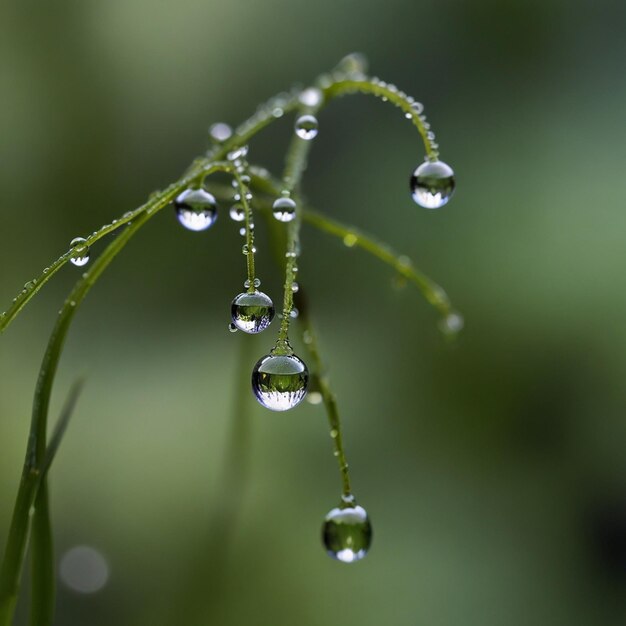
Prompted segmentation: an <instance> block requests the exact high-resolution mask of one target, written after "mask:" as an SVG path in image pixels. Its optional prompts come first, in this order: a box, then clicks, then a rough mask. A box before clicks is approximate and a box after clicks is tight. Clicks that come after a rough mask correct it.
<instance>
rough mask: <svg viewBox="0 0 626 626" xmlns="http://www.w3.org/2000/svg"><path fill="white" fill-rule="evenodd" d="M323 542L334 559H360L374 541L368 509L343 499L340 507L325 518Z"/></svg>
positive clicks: (342, 560) (352, 560)
mask: <svg viewBox="0 0 626 626" xmlns="http://www.w3.org/2000/svg"><path fill="white" fill-rule="evenodd" d="M322 543H323V544H324V547H325V548H326V552H327V553H328V555H329V556H331V557H332V558H333V559H337V560H338V561H341V562H342V563H355V562H356V561H360V560H361V559H362V558H363V557H364V556H365V555H366V554H367V553H368V551H369V549H370V545H371V543H372V525H371V522H370V519H369V516H368V514H367V511H366V510H365V509H364V508H363V507H361V506H358V505H357V504H356V502H355V501H354V498H352V501H351V502H346V500H345V499H342V503H341V505H340V506H339V507H337V508H334V509H332V510H331V511H330V512H329V513H328V514H327V515H326V518H325V519H324V525H323V526H322Z"/></svg>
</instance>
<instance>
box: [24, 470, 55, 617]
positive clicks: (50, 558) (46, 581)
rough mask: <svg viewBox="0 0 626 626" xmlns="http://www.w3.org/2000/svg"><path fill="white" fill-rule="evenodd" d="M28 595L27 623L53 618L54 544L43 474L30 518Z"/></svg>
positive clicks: (45, 482) (46, 488) (46, 487)
mask: <svg viewBox="0 0 626 626" xmlns="http://www.w3.org/2000/svg"><path fill="white" fill-rule="evenodd" d="M32 525H33V528H32V535H33V537H32V546H31V562H32V574H31V576H32V598H31V603H30V624H31V626H51V625H52V622H53V620H54V607H55V603H56V602H55V576H54V548H53V541H52V527H51V523H50V502H49V497H48V485H47V480H46V478H45V477H44V478H42V482H41V485H40V487H39V489H38V491H37V497H36V498H35V513H34V515H33V521H32Z"/></svg>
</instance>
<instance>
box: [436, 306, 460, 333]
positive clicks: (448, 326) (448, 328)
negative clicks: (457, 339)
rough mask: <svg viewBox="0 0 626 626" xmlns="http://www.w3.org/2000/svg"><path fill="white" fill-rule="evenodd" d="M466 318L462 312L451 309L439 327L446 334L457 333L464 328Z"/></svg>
mask: <svg viewBox="0 0 626 626" xmlns="http://www.w3.org/2000/svg"><path fill="white" fill-rule="evenodd" d="M464 325H465V320H464V319H463V316H462V315H461V314H460V313H457V312H456V311H451V312H450V313H448V315H447V316H446V317H444V318H443V319H442V320H441V322H440V323H439V328H440V329H441V330H442V332H443V333H445V334H446V335H456V334H457V333H460V332H461V331H462V330H463V326H464Z"/></svg>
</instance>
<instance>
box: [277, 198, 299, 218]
mask: <svg viewBox="0 0 626 626" xmlns="http://www.w3.org/2000/svg"><path fill="white" fill-rule="evenodd" d="M272 214H273V215H274V217H275V218H276V219H277V220H278V221H279V222H291V220H292V219H294V217H295V216H296V203H295V202H294V201H293V200H292V199H291V198H284V197H283V198H278V199H277V200H276V201H275V202H274V204H273V205H272Z"/></svg>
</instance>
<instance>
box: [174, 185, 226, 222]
mask: <svg viewBox="0 0 626 626" xmlns="http://www.w3.org/2000/svg"><path fill="white" fill-rule="evenodd" d="M174 209H175V210H176V217H177V218H178V221H179V222H180V223H181V224H182V225H183V226H184V227H185V228H186V229H188V230H193V231H197V232H198V231H201V230H206V229H207V228H210V227H211V226H212V225H213V224H214V223H215V220H216V219H217V202H216V201H215V198H214V197H213V195H212V194H210V193H209V192H208V191H205V190H204V189H186V190H185V191H183V192H182V193H181V194H180V195H179V196H178V197H177V198H176V200H174Z"/></svg>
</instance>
